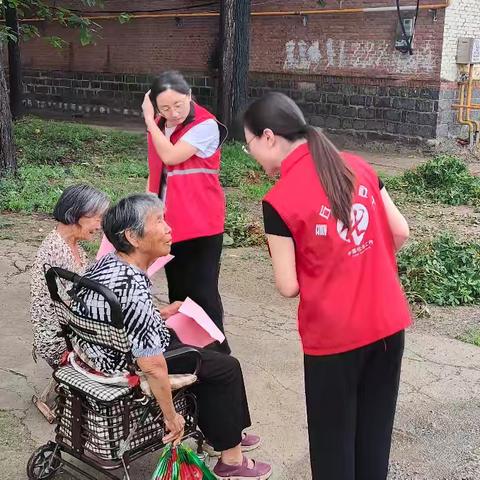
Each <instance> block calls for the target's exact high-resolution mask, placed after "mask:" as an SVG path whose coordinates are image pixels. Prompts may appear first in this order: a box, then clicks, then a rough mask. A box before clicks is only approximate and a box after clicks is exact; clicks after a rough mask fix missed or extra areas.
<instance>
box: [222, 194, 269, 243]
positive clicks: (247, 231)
mask: <svg viewBox="0 0 480 480" xmlns="http://www.w3.org/2000/svg"><path fill="white" fill-rule="evenodd" d="M244 210H245V209H244V207H243V206H242V204H241V203H240V201H239V200H237V199H231V198H227V217H226V219H225V233H226V234H227V235H228V236H229V237H230V238H231V239H232V245H231V246H232V247H249V246H253V245H261V244H262V243H264V242H265V236H264V233H263V228H262V227H261V225H259V224H258V223H257V222H254V221H252V220H250V219H249V217H248V216H247V215H246V214H245V213H244Z"/></svg>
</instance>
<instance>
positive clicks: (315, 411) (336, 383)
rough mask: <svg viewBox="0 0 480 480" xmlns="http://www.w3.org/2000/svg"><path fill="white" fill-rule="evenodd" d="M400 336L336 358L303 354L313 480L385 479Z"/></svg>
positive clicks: (400, 361) (400, 349)
mask: <svg viewBox="0 0 480 480" xmlns="http://www.w3.org/2000/svg"><path fill="white" fill-rule="evenodd" d="M404 341H405V334H404V331H401V332H399V333H397V334H395V335H392V336H390V337H387V338H385V339H383V340H380V341H378V342H375V343H372V344H370V345H367V346H365V347H362V348H359V349H356V350H352V351H350V352H346V353H341V354H338V355H326V356H310V355H305V359H304V361H305V364H304V365H305V393H306V400H307V417H308V434H309V438H310V461H311V465H312V478H313V480H385V479H386V478H387V473H388V461H389V456H390V445H391V437H392V429H393V420H394V416H395V409H396V403H397V395H398V387H399V382H400V367H401V363H402V356H403V348H404Z"/></svg>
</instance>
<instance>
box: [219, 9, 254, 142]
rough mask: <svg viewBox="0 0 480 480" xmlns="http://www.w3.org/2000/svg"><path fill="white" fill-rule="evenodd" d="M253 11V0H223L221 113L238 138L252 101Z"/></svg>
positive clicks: (221, 12)
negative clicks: (238, 124)
mask: <svg viewBox="0 0 480 480" xmlns="http://www.w3.org/2000/svg"><path fill="white" fill-rule="evenodd" d="M250 13H251V5H250V0H242V1H238V0H221V5H220V48H221V56H220V85H219V87H220V88H219V99H218V100H219V101H218V114H219V117H220V120H221V121H222V122H223V123H224V124H225V125H227V127H228V128H229V129H230V133H231V137H232V136H233V137H234V138H238V137H241V132H240V131H239V130H238V129H236V128H234V127H235V121H236V120H237V117H238V115H239V114H240V113H241V112H242V110H243V109H244V108H245V106H246V104H247V101H248V70H249V54H250Z"/></svg>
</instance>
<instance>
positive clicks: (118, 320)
mask: <svg viewBox="0 0 480 480" xmlns="http://www.w3.org/2000/svg"><path fill="white" fill-rule="evenodd" d="M57 277H59V278H62V279H64V280H67V281H68V282H71V283H72V284H73V285H74V286H80V287H85V288H87V289H89V290H93V291H94V292H96V293H98V294H100V295H101V296H102V297H103V298H105V300H106V301H107V303H108V305H109V306H110V320H111V324H112V325H113V326H114V327H115V328H124V325H123V313H122V307H121V306H120V302H119V301H118V298H117V296H116V295H115V294H114V293H113V292H112V291H111V290H109V289H108V288H107V287H105V286H104V285H101V284H100V283H97V282H95V281H93V280H90V279H89V278H85V277H81V276H80V275H78V274H76V273H74V272H70V271H69V270H65V269H64V268H60V267H50V268H49V269H48V270H47V271H46V273H45V278H46V280H47V287H48V291H49V293H50V297H51V298H52V300H53V301H55V302H60V303H63V304H64V301H63V300H62V299H61V297H60V295H59V294H58V285H57V280H56V278H57Z"/></svg>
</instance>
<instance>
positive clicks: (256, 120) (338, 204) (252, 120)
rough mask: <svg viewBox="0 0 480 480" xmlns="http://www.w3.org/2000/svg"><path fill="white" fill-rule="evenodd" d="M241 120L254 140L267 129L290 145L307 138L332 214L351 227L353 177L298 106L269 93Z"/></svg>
mask: <svg viewBox="0 0 480 480" xmlns="http://www.w3.org/2000/svg"><path fill="white" fill-rule="evenodd" d="M243 119H244V123H245V126H246V127H247V128H248V129H249V130H250V131H251V132H252V133H253V134H254V135H256V136H257V137H260V136H261V135H262V134H263V132H264V130H265V129H266V128H269V129H270V130H272V132H273V133H274V134H275V135H279V136H280V137H283V138H285V139H286V140H288V141H289V142H295V141H297V140H301V139H305V138H306V139H307V141H308V146H309V148H310V153H311V155H312V158H313V162H314V163H315V167H316V169H317V173H318V177H319V179H320V183H321V184H322V186H323V189H324V190H325V193H326V195H327V198H328V200H329V202H330V206H331V207H332V213H333V215H334V216H335V218H337V219H338V220H341V221H342V222H343V223H344V225H345V226H346V227H347V228H350V223H351V221H350V212H351V210H352V198H353V191H354V187H355V175H354V173H353V171H352V170H351V169H350V168H349V167H348V165H347V164H346V163H345V162H344V161H343V158H342V157H341V155H340V152H339V151H338V150H337V149H336V147H335V146H334V145H333V143H332V142H331V141H330V140H329V139H328V138H327V137H326V136H325V135H324V134H323V133H322V131H321V130H320V129H317V128H315V127H312V126H310V125H307V123H306V121H305V117H304V116H303V113H302V111H301V109H300V107H299V106H298V105H297V104H296V103H295V102H294V101H293V100H292V99H291V98H289V97H287V96H286V95H285V94H283V93H280V92H269V93H267V94H266V95H264V96H263V97H262V98H259V99H258V100H255V101H254V102H253V103H252V104H251V105H250V106H249V107H248V109H247V111H246V112H245V114H244V116H243Z"/></svg>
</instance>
